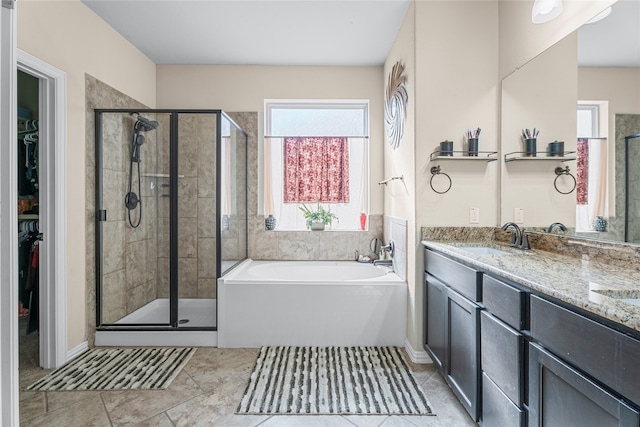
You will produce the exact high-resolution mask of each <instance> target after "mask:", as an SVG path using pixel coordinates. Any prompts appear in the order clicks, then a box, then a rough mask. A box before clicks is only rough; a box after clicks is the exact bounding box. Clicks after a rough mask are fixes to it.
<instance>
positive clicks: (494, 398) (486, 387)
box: [482, 374, 525, 427]
mask: <svg viewBox="0 0 640 427" xmlns="http://www.w3.org/2000/svg"><path fill="white" fill-rule="evenodd" d="M524 420H525V413H524V411H523V410H522V409H521V408H520V407H518V406H516V405H514V404H513V402H512V401H511V400H510V399H509V398H508V397H507V396H506V395H505V394H504V393H503V392H502V390H500V388H499V387H498V386H497V385H496V384H495V383H494V382H493V381H491V379H490V378H489V377H488V376H487V374H482V427H505V426H510V427H520V426H524V425H525V421H524Z"/></svg>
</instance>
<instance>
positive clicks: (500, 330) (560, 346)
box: [424, 248, 640, 427]
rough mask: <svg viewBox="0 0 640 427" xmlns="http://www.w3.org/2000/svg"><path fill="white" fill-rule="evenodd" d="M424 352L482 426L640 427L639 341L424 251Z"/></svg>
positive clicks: (504, 281)
mask: <svg viewBox="0 0 640 427" xmlns="http://www.w3.org/2000/svg"><path fill="white" fill-rule="evenodd" d="M424 261H425V288H424V304H425V305H424V307H425V316H424V322H425V324H424V331H425V332H424V339H425V350H426V351H427V352H428V353H429V355H430V356H431V358H432V359H433V360H434V362H435V363H436V364H437V365H438V366H439V367H440V371H441V373H442V374H443V376H444V378H445V380H446V381H447V383H448V384H449V386H450V387H451V389H452V390H453V392H454V393H455V394H456V396H457V397H458V399H459V400H460V402H461V403H462V405H463V406H464V408H465V409H466V410H467V412H469V414H470V415H471V417H472V418H473V419H474V420H475V421H480V422H481V423H482V426H483V427H493V426H509V427H511V426H530V427H536V426H545V427H546V426H562V427H571V426H580V427H583V426H598V427H600V426H635V427H640V409H639V408H640V386H638V384H640V363H639V360H640V359H639V358H640V335H639V334H638V333H637V332H636V331H631V330H626V329H624V328H623V327H622V326H620V325H618V324H616V323H614V322H612V321H608V320H605V319H601V318H599V317H597V316H595V315H592V314H590V313H588V312H587V311H585V310H583V309H581V308H579V307H576V306H574V305H571V304H568V303H566V302H561V301H558V300H556V299H554V298H553V297H551V296H548V295H546V294H543V293H541V292H539V291H538V290H536V289H535V288H529V287H527V286H525V285H524V284H518V283H514V282H513V281H509V280H507V279H505V278H501V277H499V276H497V275H496V276H494V274H493V273H488V274H483V272H481V271H478V270H481V269H482V267H478V269H477V270H476V269H474V268H471V267H469V266H467V265H464V264H462V263H459V262H457V261H456V260H455V258H454V257H453V256H451V257H448V256H445V255H443V254H441V253H439V252H436V251H433V250H431V249H429V248H426V249H425V258H424Z"/></svg>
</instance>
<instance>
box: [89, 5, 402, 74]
mask: <svg viewBox="0 0 640 427" xmlns="http://www.w3.org/2000/svg"><path fill="white" fill-rule="evenodd" d="M83 2H84V3H85V4H86V5H87V6H88V7H89V8H91V9H92V10H93V11H94V12H95V13H96V14H97V15H98V16H100V17H101V18H102V19H103V20H104V21H106V22H107V23H108V24H109V25H110V26H112V27H113V28H114V29H115V30H116V31H118V32H119V33H120V34H122V35H123V36H124V37H125V38H126V39H127V40H129V41H130V42H131V43H132V44H133V45H135V46H136V47H137V48H138V49H140V50H141V51H142V52H143V53H144V54H145V55H147V56H148V57H149V58H150V59H151V60H152V61H153V62H155V63H156V64H237V65H246V64H258V65H353V66H357V65H362V66H371V65H374V66H375V65H382V64H384V61H385V59H386V57H387V54H388V52H389V50H390V49H391V46H392V44H393V41H394V40H395V37H396V34H397V32H398V29H399V28H400V26H401V24H402V20H403V18H404V15H405V13H406V11H407V8H408V6H409V3H410V0H295V1H293V0H284V1H274V0H251V1H249V0H200V1H191V0H180V1H176V0H173V1H171V0H160V1H155V0H127V1H121V0H83Z"/></svg>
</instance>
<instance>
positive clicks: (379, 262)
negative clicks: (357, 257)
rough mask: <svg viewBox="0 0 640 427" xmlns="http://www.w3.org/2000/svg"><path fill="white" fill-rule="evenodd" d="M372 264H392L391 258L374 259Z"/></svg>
mask: <svg viewBox="0 0 640 427" xmlns="http://www.w3.org/2000/svg"><path fill="white" fill-rule="evenodd" d="M373 265H388V266H389V267H392V266H393V260H392V259H376V260H374V261H373Z"/></svg>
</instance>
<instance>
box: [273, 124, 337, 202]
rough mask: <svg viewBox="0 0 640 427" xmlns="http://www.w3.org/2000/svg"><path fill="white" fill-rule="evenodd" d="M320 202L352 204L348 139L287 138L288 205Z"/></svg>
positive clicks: (285, 168) (285, 154)
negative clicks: (350, 197) (350, 200)
mask: <svg viewBox="0 0 640 427" xmlns="http://www.w3.org/2000/svg"><path fill="white" fill-rule="evenodd" d="M317 201H320V202H324V203H348V202H349V144H348V141H347V138H342V137H304V138H293V137H289V138H285V139H284V202H285V203H308V202H317Z"/></svg>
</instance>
